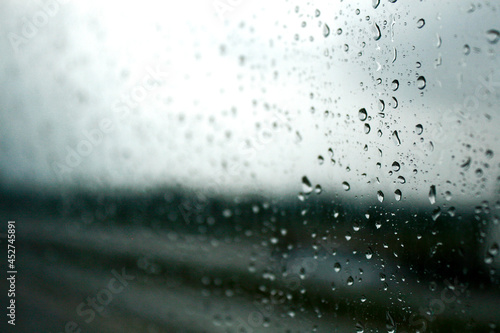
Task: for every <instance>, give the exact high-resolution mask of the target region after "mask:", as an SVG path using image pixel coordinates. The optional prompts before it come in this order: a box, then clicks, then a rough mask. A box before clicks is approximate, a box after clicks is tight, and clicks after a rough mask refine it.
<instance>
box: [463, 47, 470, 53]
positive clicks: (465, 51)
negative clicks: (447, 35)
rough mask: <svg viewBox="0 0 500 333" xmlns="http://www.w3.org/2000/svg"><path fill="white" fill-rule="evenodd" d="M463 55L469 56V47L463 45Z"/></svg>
mask: <svg viewBox="0 0 500 333" xmlns="http://www.w3.org/2000/svg"><path fill="white" fill-rule="evenodd" d="M464 54H465V55H469V54H470V46H469V45H468V44H465V45H464Z"/></svg>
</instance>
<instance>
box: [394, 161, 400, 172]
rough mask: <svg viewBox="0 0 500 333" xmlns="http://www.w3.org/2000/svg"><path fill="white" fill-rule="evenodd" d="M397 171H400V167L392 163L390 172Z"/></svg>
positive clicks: (396, 163)
mask: <svg viewBox="0 0 500 333" xmlns="http://www.w3.org/2000/svg"><path fill="white" fill-rule="evenodd" d="M399 169H401V165H400V164H399V163H398V162H393V163H392V170H394V171H396V172H398V171H399Z"/></svg>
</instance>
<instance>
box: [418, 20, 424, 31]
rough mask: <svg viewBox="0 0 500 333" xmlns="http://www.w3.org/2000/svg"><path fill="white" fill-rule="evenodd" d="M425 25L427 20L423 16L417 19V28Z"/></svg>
mask: <svg viewBox="0 0 500 333" xmlns="http://www.w3.org/2000/svg"><path fill="white" fill-rule="evenodd" d="M424 25H425V20H424V19H423V18H421V19H420V20H418V21H417V28H419V29H422V28H423V27H424Z"/></svg>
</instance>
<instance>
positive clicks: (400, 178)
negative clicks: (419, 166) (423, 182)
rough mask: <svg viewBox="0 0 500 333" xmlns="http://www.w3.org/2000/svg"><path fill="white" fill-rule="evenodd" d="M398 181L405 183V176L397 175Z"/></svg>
mask: <svg viewBox="0 0 500 333" xmlns="http://www.w3.org/2000/svg"><path fill="white" fill-rule="evenodd" d="M398 183H400V184H404V183H406V179H405V177H403V176H399V177H398Z"/></svg>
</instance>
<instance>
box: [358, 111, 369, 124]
mask: <svg viewBox="0 0 500 333" xmlns="http://www.w3.org/2000/svg"><path fill="white" fill-rule="evenodd" d="M358 117H359V120H361V121H365V120H366V118H367V117H368V113H367V112H366V109H365V108H362V109H359V111H358Z"/></svg>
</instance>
